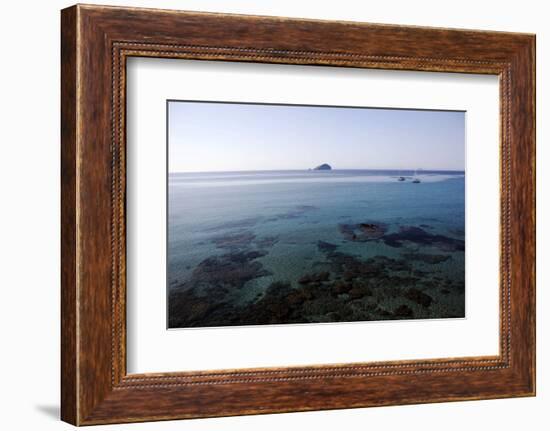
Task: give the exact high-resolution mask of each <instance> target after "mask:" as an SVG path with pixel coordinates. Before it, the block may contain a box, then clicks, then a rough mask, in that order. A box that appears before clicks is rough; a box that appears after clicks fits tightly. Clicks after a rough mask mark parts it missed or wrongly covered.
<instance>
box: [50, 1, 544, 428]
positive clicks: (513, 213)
mask: <svg viewBox="0 0 550 431" xmlns="http://www.w3.org/2000/svg"><path fill="white" fill-rule="evenodd" d="M61 30H62V35H61V43H62V65H61V66H62V67H61V69H62V95H61V101H62V104H61V105H62V113H61V116H62V152H61V159H62V184H61V185H62V346H61V349H62V400H61V401H62V404H61V405H62V411H61V414H62V419H63V420H65V421H67V422H70V423H72V424H75V425H91V424H105V423H117V422H138V421H149V420H166V419H180V418H199V417H212V416H229V415H240V414H257V413H274V412H289V411H307V410H321V409H337V408H338V409H339V408H353V407H369V406H382V405H395V404H413V403H428V402H441V401H454V400H474V399H490V398H502V397H516V396H532V395H534V394H535V173H534V170H535V164H534V163H535V162H534V160H535V134H534V131H535V112H534V100H535V78H534V70H535V54H534V53H535V50H534V47H535V37H534V36H533V35H529V34H516V33H500V32H486V31H470V30H450V29H434V28H422V27H403V26H389V25H377V24H365V23H350V22H329V21H314V20H298V19H286V18H274V17H253V16H241V15H220V14H212V13H197V12H179V11H167V10H151V9H134V8H119V7H104V6H92V5H87V6H82V5H77V6H73V7H71V8H68V9H65V10H63V11H62V29H61Z"/></svg>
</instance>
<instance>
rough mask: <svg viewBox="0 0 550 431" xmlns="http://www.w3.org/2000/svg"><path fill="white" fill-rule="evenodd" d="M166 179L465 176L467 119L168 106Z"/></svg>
mask: <svg viewBox="0 0 550 431" xmlns="http://www.w3.org/2000/svg"><path fill="white" fill-rule="evenodd" d="M167 132H168V143H169V149H168V159H169V160H168V170H169V172H170V173H201V172H243V171H307V170H309V169H313V168H315V167H316V166H318V165H321V164H323V163H327V164H329V165H331V167H332V168H333V170H407V171H414V170H415V169H418V170H419V171H420V170H423V171H460V172H463V171H464V170H465V112H463V111H429V110H412V109H384V108H360V107H333V106H305V105H273V104H245V103H222V102H192V101H191V102H189V101H170V102H169V103H168V130H167Z"/></svg>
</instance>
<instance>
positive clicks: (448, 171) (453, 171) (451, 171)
mask: <svg viewBox="0 0 550 431" xmlns="http://www.w3.org/2000/svg"><path fill="white" fill-rule="evenodd" d="M368 171H372V172H381V173H383V172H393V173H395V172H403V173H406V172H412V173H414V172H416V173H417V174H418V175H423V174H430V173H446V174H458V175H459V174H465V173H466V171H465V170H460V169H415V168H408V169H400V168H387V169H380V168H349V169H338V168H332V169H331V170H315V169H312V168H306V169H258V170H239V171H169V172H168V175H178V174H243V173H254V172H267V173H269V172H311V173H323V174H330V173H331V172H368Z"/></svg>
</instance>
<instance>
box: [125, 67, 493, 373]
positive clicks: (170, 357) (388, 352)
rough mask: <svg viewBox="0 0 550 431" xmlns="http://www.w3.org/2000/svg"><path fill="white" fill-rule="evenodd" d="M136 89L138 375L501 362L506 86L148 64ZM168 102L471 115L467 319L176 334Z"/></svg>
mask: <svg viewBox="0 0 550 431" xmlns="http://www.w3.org/2000/svg"><path fill="white" fill-rule="evenodd" d="M127 83H128V86H127V87H128V99H127V106H128V119H127V123H126V124H127V125H128V127H127V128H128V142H127V149H128V150H127V169H128V198H127V208H128V215H127V229H128V231H127V232H128V238H127V246H128V248H127V256H128V261H127V265H126V267H127V270H128V273H127V274H128V275H127V276H128V279H127V286H128V292H127V298H128V318H127V322H128V345H127V346H128V372H130V373H143V372H162V371H188V370H204V369H223V368H247V367H268V366H285V365H305V364H338V363H350V362H368V361H383V360H405V359H427V358H443V357H461V356H496V355H497V354H498V333H499V328H498V327H499V316H498V307H499V293H498V287H499V273H498V263H499V257H500V256H499V247H498V245H499V242H498V241H499V227H498V223H495V220H498V218H499V199H498V193H499V188H500V184H499V142H498V138H499V133H500V130H499V116H498V114H499V103H498V94H499V81H498V77H496V76H490V75H471V74H470V75H467V74H457V73H426V72H406V71H381V70H361V69H350V68H345V69H344V68H334V67H332V68H329V67H314V68H313V67H310V66H301V67H298V66H288V65H273V64H261V65H257V64H239V63H227V62H204V61H189V60H174V59H151V58H147V59H144V58H141V59H131V60H130V61H129V63H128V77H127ZM204 83H207V84H208V85H204ZM319 88H322V89H323V91H321V92H320V91H319ZM167 99H179V100H182V99H193V100H225V101H233V102H235V101H246V102H268V103H283V102H284V103H293V104H300V103H302V104H314V105H315V104H317V105H326V104H329V105H336V106H377V107H393V108H411V107H414V108H423V109H456V110H463V111H466V132H465V137H466V142H467V146H466V244H467V246H466V314H467V315H466V318H462V319H432V320H415V321H408V322H407V321H399V322H395V321H393V322H392V321H385V322H353V323H339V324H323V325H320V324H309V325H269V326H248V327H226V328H202V329H198V328H193V329H189V328H188V329H179V330H170V331H167V330H166V320H167V319H166V301H167V299H166V237H165V234H166V212H165V209H166V151H165V150H166V100H167ZM357 340H362V341H361V342H357Z"/></svg>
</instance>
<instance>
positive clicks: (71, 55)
mask: <svg viewBox="0 0 550 431" xmlns="http://www.w3.org/2000/svg"><path fill="white" fill-rule="evenodd" d="M77 81H78V6H72V7H70V8H67V9H63V10H62V11H61V316H62V318H61V373H60V374H61V420H63V421H65V422H68V423H70V424H73V425H78V423H79V408H78V398H79V395H78V393H79V391H78V384H79V383H78V380H79V379H78V325H77V320H78V317H77V315H78V310H77V308H78V295H77V213H78V209H77V205H78V186H77V176H78V174H77V128H78V127H77V122H78V114H77V111H78V107H77V105H78V91H79V90H78V82H77Z"/></svg>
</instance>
